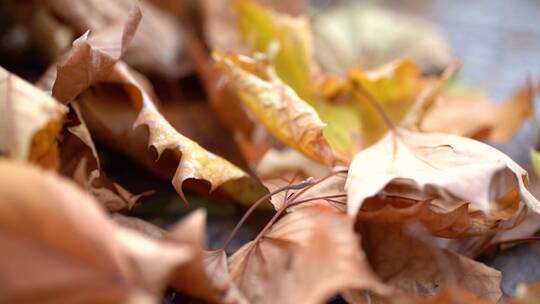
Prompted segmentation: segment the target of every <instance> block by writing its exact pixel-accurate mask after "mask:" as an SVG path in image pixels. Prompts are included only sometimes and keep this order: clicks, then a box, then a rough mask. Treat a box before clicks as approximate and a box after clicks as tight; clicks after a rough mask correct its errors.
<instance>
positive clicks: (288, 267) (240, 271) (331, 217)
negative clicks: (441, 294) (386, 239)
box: [229, 206, 389, 303]
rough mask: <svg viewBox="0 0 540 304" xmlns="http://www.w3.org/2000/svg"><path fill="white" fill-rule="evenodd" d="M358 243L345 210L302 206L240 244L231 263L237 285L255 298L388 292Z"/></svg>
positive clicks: (317, 298)
mask: <svg viewBox="0 0 540 304" xmlns="http://www.w3.org/2000/svg"><path fill="white" fill-rule="evenodd" d="M358 244H359V238H358V236H357V235H356V234H355V233H354V231H353V227H352V221H350V220H349V219H348V218H347V216H346V215H344V214H340V213H338V212H335V210H333V209H332V208H331V207H327V206H309V207H303V208H299V209H298V210H296V211H294V212H292V213H289V214H287V215H286V216H284V217H283V218H281V219H280V220H279V221H278V222H277V223H276V224H275V225H274V226H272V227H271V228H270V230H269V231H268V233H267V234H266V235H264V236H263V237H262V238H261V239H257V240H255V241H252V242H249V243H247V244H245V245H244V246H243V247H242V248H240V249H239V250H238V251H237V252H236V253H235V254H234V255H233V256H231V257H230V258H229V267H230V271H231V276H232V279H233V281H234V282H235V283H236V284H237V285H238V288H239V289H240V290H241V291H242V292H243V293H244V294H245V295H246V297H247V299H248V300H249V301H251V302H257V303H323V302H324V301H325V300H328V299H329V298H330V297H331V296H332V295H334V294H335V293H337V292H342V291H345V290H348V289H368V290H373V291H375V292H377V293H382V294H384V293H388V291H389V290H388V288H387V287H386V286H384V285H383V284H381V283H380V282H379V280H378V279H377V278H376V277H374V276H373V274H372V272H371V270H370V269H369V266H368V264H367V263H366V260H365V256H364V254H363V252H362V251H360V250H359V248H358V246H359V245H358ZM322 261H324V262H322Z"/></svg>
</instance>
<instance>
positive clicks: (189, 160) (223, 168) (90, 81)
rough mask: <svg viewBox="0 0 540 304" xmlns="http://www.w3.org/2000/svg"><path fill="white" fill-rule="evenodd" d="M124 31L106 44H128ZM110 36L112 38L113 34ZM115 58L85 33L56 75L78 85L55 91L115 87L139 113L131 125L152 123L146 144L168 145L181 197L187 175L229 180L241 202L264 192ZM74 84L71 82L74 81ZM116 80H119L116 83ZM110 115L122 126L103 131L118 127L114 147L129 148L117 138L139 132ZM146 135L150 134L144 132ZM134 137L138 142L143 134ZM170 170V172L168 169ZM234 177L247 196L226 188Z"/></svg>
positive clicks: (70, 92)
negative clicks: (180, 124)
mask: <svg viewBox="0 0 540 304" xmlns="http://www.w3.org/2000/svg"><path fill="white" fill-rule="evenodd" d="M136 12H137V10H135V11H134V13H133V14H132V16H134V15H135V16H136ZM134 20H135V21H134ZM136 20H137V18H136V17H135V18H134V17H131V18H129V20H128V23H127V24H126V27H125V30H124V33H129V32H130V29H132V28H133V27H134V26H135V25H133V24H136ZM126 35H128V34H124V35H123V36H122V39H121V40H120V42H116V43H114V44H112V45H111V46H108V47H107V49H117V48H118V47H119V46H120V47H119V48H120V49H124V48H125V42H126V41H127V40H128V39H126V38H125V37H126ZM128 36H129V35H128ZM98 41H99V39H98ZM107 41H109V42H110V41H111V39H108V40H107ZM102 56H104V57H105V58H106V59H104V60H101V61H97V62H98V63H97V64H94V65H92V64H90V65H89V62H94V63H95V62H96V61H93V60H92V58H96V57H97V58H101V57H102ZM115 61H117V58H116V57H112V56H110V54H108V53H104V52H102V51H101V49H100V48H99V47H95V46H94V45H93V42H92V40H89V39H88V37H87V36H83V37H81V38H79V39H78V40H77V41H76V43H74V47H73V49H72V50H71V52H70V54H69V55H68V57H67V59H66V60H65V61H64V63H63V64H62V65H61V66H60V67H59V70H58V77H57V79H71V80H78V81H81V82H80V83H78V82H75V85H76V86H75V88H76V90H75V89H74V86H73V85H68V83H67V82H57V83H58V85H56V84H55V89H56V91H55V94H58V95H59V96H67V99H70V98H73V97H75V96H77V95H79V94H81V93H83V92H85V94H92V93H93V92H94V91H92V90H86V89H87V88H88V87H89V86H92V85H93V86H94V89H95V87H96V86H97V84H98V83H99V84H100V85H101V86H102V87H105V88H110V89H109V90H105V91H100V90H97V89H95V92H97V94H98V96H100V98H109V99H110V98H111V96H110V95H109V94H112V93H113V92H114V93H115V94H117V95H115V96H116V97H118V98H119V100H127V101H129V102H130V103H131V104H132V106H133V108H134V109H135V110H136V112H137V114H136V115H137V119H136V120H135V122H134V123H133V127H137V126H141V125H144V126H146V127H147V128H148V132H149V135H148V146H153V147H154V148H155V149H156V152H157V155H158V156H159V155H161V154H162V153H163V152H164V151H165V150H170V152H171V155H170V156H171V157H172V159H173V160H174V161H175V162H176V165H175V166H176V167H177V169H176V171H175V172H174V177H173V185H174V187H175V188H176V190H177V191H178V193H179V194H180V195H181V196H183V190H182V184H183V183H184V181H185V180H187V179H198V180H205V181H207V182H209V184H210V190H211V191H212V190H214V189H216V188H218V187H219V186H221V185H223V184H225V183H227V182H229V181H231V183H229V184H228V185H227V186H226V187H224V188H223V191H225V192H226V191H229V193H231V195H232V196H235V195H236V197H237V198H238V200H239V201H243V202H246V203H249V202H252V199H253V197H254V196H258V195H260V193H261V192H264V190H263V189H262V187H261V186H260V185H259V184H258V183H256V182H255V181H253V180H252V179H251V178H249V176H248V175H247V174H246V173H245V172H244V171H242V170H241V169H239V168H238V167H236V166H234V165H233V164H231V163H230V162H228V161H227V160H225V159H223V158H221V157H219V156H217V155H214V154H212V153H210V152H208V151H206V150H205V149H203V148H202V147H201V146H199V145H198V144H197V143H196V142H194V141H192V140H190V139H189V138H187V137H185V136H183V135H182V134H180V133H178V132H177V131H176V130H175V129H174V128H173V127H172V126H171V125H170V124H169V122H168V121H167V120H165V118H164V117H163V116H162V115H161V114H160V113H159V111H158V110H157V107H156V103H155V98H154V97H153V96H154V94H153V92H152V90H151V86H150V84H149V82H148V81H147V80H146V79H145V78H144V76H142V75H141V74H138V73H137V72H135V71H133V70H131V69H130V68H129V67H128V66H127V65H126V64H124V63H123V62H117V63H116V64H115V65H114V66H113V67H112V69H111V68H110V67H109V63H110V62H115ZM99 62H102V63H103V62H106V63H107V64H106V65H104V64H99ZM65 67H70V68H65ZM81 71H84V73H86V74H90V75H93V76H92V77H86V78H85V77H82V78H81V77H77V75H81V73H82V72H81ZM71 83H72V84H73V81H72V82H71ZM111 84H113V86H111ZM114 85H116V88H115V86H114ZM85 90H86V91H85ZM95 92H94V93H95ZM100 92H105V93H104V94H105V95H99V94H100ZM107 95H109V96H107ZM116 103H118V101H117V102H116ZM111 108H113V105H112V104H111V105H109V106H108V109H111ZM128 116H129V114H128ZM112 120H113V121H114V122H115V124H116V125H117V126H118V128H115V129H116V130H105V132H109V133H111V132H120V134H119V135H120V136H116V137H115V140H116V141H117V142H116V146H118V145H120V147H121V148H127V150H130V149H129V148H130V147H129V145H128V146H125V145H124V144H120V142H118V138H125V137H126V135H128V136H129V137H132V138H137V137H139V136H140V135H137V136H135V133H134V132H133V130H132V129H131V127H127V126H126V125H125V124H124V123H123V122H125V120H124V121H121V120H119V119H117V117H112ZM125 133H128V134H125ZM139 134H140V133H139ZM117 135H118V134H117ZM142 138H146V136H143V137H142ZM135 141H139V139H136V140H135ZM128 153H129V151H128ZM168 172H170V169H169V170H168ZM236 182H238V183H244V185H247V186H246V187H248V188H244V189H248V190H249V191H244V192H241V194H242V195H244V196H243V197H239V195H238V193H234V192H235V191H236V189H232V190H231V188H227V187H233V186H234V185H231V184H234V183H236Z"/></svg>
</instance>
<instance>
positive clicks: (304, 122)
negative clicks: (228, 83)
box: [214, 53, 334, 164]
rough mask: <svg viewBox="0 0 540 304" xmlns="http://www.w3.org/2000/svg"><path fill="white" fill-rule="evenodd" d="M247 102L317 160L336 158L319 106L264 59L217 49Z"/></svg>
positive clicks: (270, 127)
mask: <svg viewBox="0 0 540 304" xmlns="http://www.w3.org/2000/svg"><path fill="white" fill-rule="evenodd" d="M214 59H215V60H216V61H217V62H218V63H219V64H221V66H222V67H223V69H224V71H225V72H226V74H227V75H228V76H229V77H230V78H231V80H232V81H233V82H234V84H235V85H236V87H237V88H238V93H239V95H240V97H241V98H242V101H243V102H244V104H245V105H246V106H247V107H248V108H249V109H250V110H251V112H252V113H253V114H254V115H255V116H256V117H257V118H258V119H259V120H260V121H261V123H262V124H264V125H265V126H266V128H267V129H268V131H269V132H270V133H272V135H274V136H275V137H276V138H278V139H279V140H281V141H283V142H284V143H286V144H287V145H289V146H290V147H292V148H295V149H297V150H298V151H300V152H302V153H304V154H305V155H307V156H308V157H310V158H312V159H313V160H316V161H319V162H321V163H324V164H331V163H333V161H334V155H333V152H332V149H331V147H330V145H329V144H328V142H327V141H326V139H325V138H324V136H323V128H324V126H325V124H324V123H323V122H322V121H321V120H320V118H319V116H318V115H317V113H316V112H315V110H314V109H313V108H312V107H311V106H310V105H309V104H307V103H306V102H305V101H303V100H302V99H300V97H299V96H298V95H297V94H296V93H295V92H294V90H292V89H291V88H290V87H288V86H287V85H285V84H284V83H283V82H282V81H281V80H280V79H279V78H278V77H277V76H276V75H275V72H274V71H273V69H272V67H271V66H269V65H268V64H267V63H265V62H263V61H262V60H257V59H252V58H249V57H245V56H234V55H229V56H225V55H221V54H219V53H214Z"/></svg>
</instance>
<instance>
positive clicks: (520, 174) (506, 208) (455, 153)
mask: <svg viewBox="0 0 540 304" xmlns="http://www.w3.org/2000/svg"><path fill="white" fill-rule="evenodd" d="M525 183H527V172H526V171H525V170H524V169H522V168H521V167H520V166H519V165H517V164H516V163H515V162H514V161H512V160H511V159H510V158H509V157H508V156H506V155H505V154H503V153H502V152H500V151H498V150H496V149H495V148H492V147H490V146H488V145H486V144H483V143H481V142H478V141H475V140H472V139H468V138H464V137H459V136H455V135H448V134H443V133H418V132H414V131H408V130H405V129H397V130H395V131H393V132H390V133H389V134H387V135H386V136H385V137H384V138H383V139H381V140H380V141H379V142H378V143H377V144H375V145H374V146H372V147H370V148H368V149H366V150H364V151H362V152H360V153H358V154H357V155H356V156H355V158H354V160H353V162H352V164H351V167H350V169H349V176H348V178H347V184H346V188H347V192H348V212H349V214H350V215H352V216H356V215H357V213H358V211H359V210H360V208H361V207H362V205H363V204H364V203H365V201H366V200H367V199H368V198H370V197H373V196H375V195H377V194H378V193H379V192H380V191H381V190H383V189H384V188H385V187H387V186H389V185H392V186H396V187H398V188H399V187H403V188H405V189H406V190H407V191H409V192H410V189H411V188H412V189H414V190H415V191H417V192H420V193H422V194H425V195H428V196H431V197H434V198H442V201H443V202H444V203H440V204H439V206H441V207H442V208H443V210H446V211H445V213H447V212H448V211H449V210H451V209H453V208H454V207H456V205H455V203H456V201H457V202H458V204H460V203H459V202H466V203H468V204H469V207H468V208H469V210H470V211H471V212H473V211H475V210H480V211H482V212H484V213H486V214H488V215H495V216H497V217H499V218H508V216H511V215H512V213H514V212H515V211H516V210H517V209H518V206H519V204H520V202H521V200H522V201H523V202H524V203H525V204H526V206H528V207H529V208H531V209H532V210H533V211H534V212H539V211H540V203H539V202H538V201H537V200H536V199H535V198H534V197H533V196H532V195H531V194H530V193H529V191H528V190H527V189H526V187H525ZM394 194H395V195H397V196H400V195H401V194H406V192H401V193H400V190H399V189H398V190H397V191H395V192H394ZM403 196H405V197H406V195H403Z"/></svg>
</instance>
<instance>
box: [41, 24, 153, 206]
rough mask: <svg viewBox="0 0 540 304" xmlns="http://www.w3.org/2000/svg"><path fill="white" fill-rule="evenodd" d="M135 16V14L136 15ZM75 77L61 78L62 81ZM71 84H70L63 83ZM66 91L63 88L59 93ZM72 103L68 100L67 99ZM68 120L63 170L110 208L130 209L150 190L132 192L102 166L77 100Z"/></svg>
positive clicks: (46, 79) (48, 84)
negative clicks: (104, 170) (113, 178)
mask: <svg viewBox="0 0 540 304" xmlns="http://www.w3.org/2000/svg"><path fill="white" fill-rule="evenodd" d="M135 15H136V14H135ZM56 75H57V73H56V67H55V66H51V67H49V69H48V70H47V71H46V72H45V74H44V75H43V76H42V77H41V79H40V81H39V82H38V86H39V87H40V88H42V89H43V90H45V91H51V89H52V88H53V86H54V85H55V84H56V83H57V77H56ZM72 80H73V79H60V83H61V82H62V81H63V82H66V81H68V82H69V81H72ZM63 85H66V86H68V87H69V85H70V84H69V83H67V84H66V83H64V84H63ZM56 93H57V94H58V93H63V92H62V91H60V92H58V91H57V92H56ZM68 102H69V100H68ZM68 109H69V112H68V113H67V117H66V123H65V124H64V126H63V128H62V131H61V136H60V162H61V166H60V170H59V171H60V172H61V173H62V174H63V175H65V176H68V177H70V178H73V179H74V180H75V181H76V182H77V183H78V184H79V185H80V186H82V187H83V188H84V189H86V190H87V191H88V192H90V193H92V195H94V197H95V198H96V199H97V200H98V201H99V202H101V203H102V204H103V205H104V206H105V207H106V208H107V209H108V210H110V211H118V210H121V209H124V208H131V207H132V206H133V205H134V204H135V203H136V202H137V200H139V199H140V198H141V197H142V196H146V195H148V194H151V193H152V192H151V191H147V192H145V193H142V194H139V195H133V194H131V193H130V192H129V191H127V190H126V189H124V188H123V187H122V186H120V185H119V184H117V183H115V182H114V181H113V180H111V179H110V178H109V177H108V176H107V175H106V174H105V172H103V170H102V169H101V162H100V159H99V155H98V153H97V151H96V147H95V145H94V141H93V139H92V136H91V135H90V131H89V130H88V127H87V124H86V121H85V120H84V119H83V116H82V115H81V110H80V106H79V104H78V103H75V102H70V103H69V104H68Z"/></svg>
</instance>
